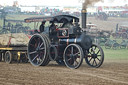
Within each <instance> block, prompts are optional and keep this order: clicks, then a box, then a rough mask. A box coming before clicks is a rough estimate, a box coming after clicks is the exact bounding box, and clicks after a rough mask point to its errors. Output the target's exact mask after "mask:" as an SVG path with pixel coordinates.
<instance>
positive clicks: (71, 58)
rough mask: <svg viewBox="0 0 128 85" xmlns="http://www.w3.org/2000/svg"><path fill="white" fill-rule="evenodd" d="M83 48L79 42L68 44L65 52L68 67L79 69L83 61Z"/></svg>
mask: <svg viewBox="0 0 128 85" xmlns="http://www.w3.org/2000/svg"><path fill="white" fill-rule="evenodd" d="M83 56H84V54H83V50H82V48H81V47H80V46H79V45H77V44H70V45H68V46H67V47H66V48H65V50H64V54H63V58H64V62H65V65H66V66H67V67H68V68H73V69H77V68H79V67H80V65H81V64H82V62H83Z"/></svg>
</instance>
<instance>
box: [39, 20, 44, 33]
mask: <svg viewBox="0 0 128 85" xmlns="http://www.w3.org/2000/svg"><path fill="white" fill-rule="evenodd" d="M44 25H45V21H42V24H41V25H40V28H39V30H40V33H42V32H43V31H44Z"/></svg>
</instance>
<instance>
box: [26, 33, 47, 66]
mask: <svg viewBox="0 0 128 85" xmlns="http://www.w3.org/2000/svg"><path fill="white" fill-rule="evenodd" d="M48 58H49V57H48V43H47V40H46V37H45V36H44V35H43V34H35V35H33V36H32V37H31V39H30V41H29V44H28V59H29V61H30V63H31V64H32V65H34V66H41V65H45V64H46V62H47V60H48Z"/></svg>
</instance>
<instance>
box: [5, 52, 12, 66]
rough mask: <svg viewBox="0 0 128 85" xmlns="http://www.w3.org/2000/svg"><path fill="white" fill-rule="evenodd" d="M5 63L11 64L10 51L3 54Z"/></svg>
mask: <svg viewBox="0 0 128 85" xmlns="http://www.w3.org/2000/svg"><path fill="white" fill-rule="evenodd" d="M5 62H6V63H8V64H10V63H11V62H12V54H11V52H10V51H7V52H6V53H5Z"/></svg>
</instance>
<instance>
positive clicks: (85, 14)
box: [81, 4, 87, 28]
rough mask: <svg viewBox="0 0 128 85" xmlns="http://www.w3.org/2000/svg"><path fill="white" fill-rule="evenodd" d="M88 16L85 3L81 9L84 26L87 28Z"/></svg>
mask: <svg viewBox="0 0 128 85" xmlns="http://www.w3.org/2000/svg"><path fill="white" fill-rule="evenodd" d="M86 17H87V11H86V7H85V6H84V4H83V7H82V10H81V22H82V28H86Z"/></svg>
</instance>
